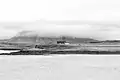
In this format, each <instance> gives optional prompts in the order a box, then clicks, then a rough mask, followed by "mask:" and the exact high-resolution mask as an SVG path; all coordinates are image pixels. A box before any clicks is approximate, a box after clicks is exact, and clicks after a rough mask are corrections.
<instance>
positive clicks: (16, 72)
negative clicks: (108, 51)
mask: <svg viewBox="0 0 120 80" xmlns="http://www.w3.org/2000/svg"><path fill="white" fill-rule="evenodd" d="M0 80H120V56H107V55H106V56H105V55H104V56H98V55H94V56H88V55H69V56H40V55H39V56H38V55H36V56H35V55H34V56H32V55H31V56H30V55H29V56H3V55H2V56H0Z"/></svg>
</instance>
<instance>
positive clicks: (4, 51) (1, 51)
mask: <svg viewBox="0 0 120 80" xmlns="http://www.w3.org/2000/svg"><path fill="white" fill-rule="evenodd" d="M18 51H19V50H0V53H11V52H18Z"/></svg>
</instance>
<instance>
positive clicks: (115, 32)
mask: <svg viewBox="0 0 120 80" xmlns="http://www.w3.org/2000/svg"><path fill="white" fill-rule="evenodd" d="M0 30H1V32H0V33H1V34H0V38H3V37H4V38H5V37H7V38H8V37H11V36H15V35H16V34H17V33H18V32H21V31H35V32H37V34H38V35H40V36H61V35H65V36H74V37H84V38H94V39H98V40H106V39H120V37H119V35H120V32H119V31H120V27H119V25H118V24H108V23H94V22H79V21H46V20H40V21H36V22H32V23H26V24H23V25H20V24H16V25H10V26H4V27H1V28H0Z"/></svg>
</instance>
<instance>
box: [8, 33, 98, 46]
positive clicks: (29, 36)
mask: <svg viewBox="0 0 120 80" xmlns="http://www.w3.org/2000/svg"><path fill="white" fill-rule="evenodd" d="M63 37H64V40H66V41H67V42H69V43H84V42H89V41H97V40H94V39H90V38H77V37H74V36H67V35H59V36H54V35H51V36H47V35H46V36H44V35H43V36H41V35H39V33H38V32H37V31H22V32H19V33H18V34H17V35H16V36H14V37H12V38H11V39H10V40H9V42H12V43H39V44H56V43H57V41H58V40H62V38H63Z"/></svg>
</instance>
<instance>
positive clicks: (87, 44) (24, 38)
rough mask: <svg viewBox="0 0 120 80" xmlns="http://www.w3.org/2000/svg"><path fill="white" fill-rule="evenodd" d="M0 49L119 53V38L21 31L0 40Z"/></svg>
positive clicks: (31, 52)
mask: <svg viewBox="0 0 120 80" xmlns="http://www.w3.org/2000/svg"><path fill="white" fill-rule="evenodd" d="M0 50H19V52H13V53H10V54H8V53H7V55H41V54H105V53H106V54H112V53H115V54H119V51H120V40H105V41H99V40H95V39H91V38H78V37H73V36H66V35H61V36H39V35H38V34H37V33H35V32H33V31H22V32H20V33H18V34H17V35H16V36H14V37H12V38H10V39H5V40H0ZM1 55H6V53H1Z"/></svg>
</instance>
